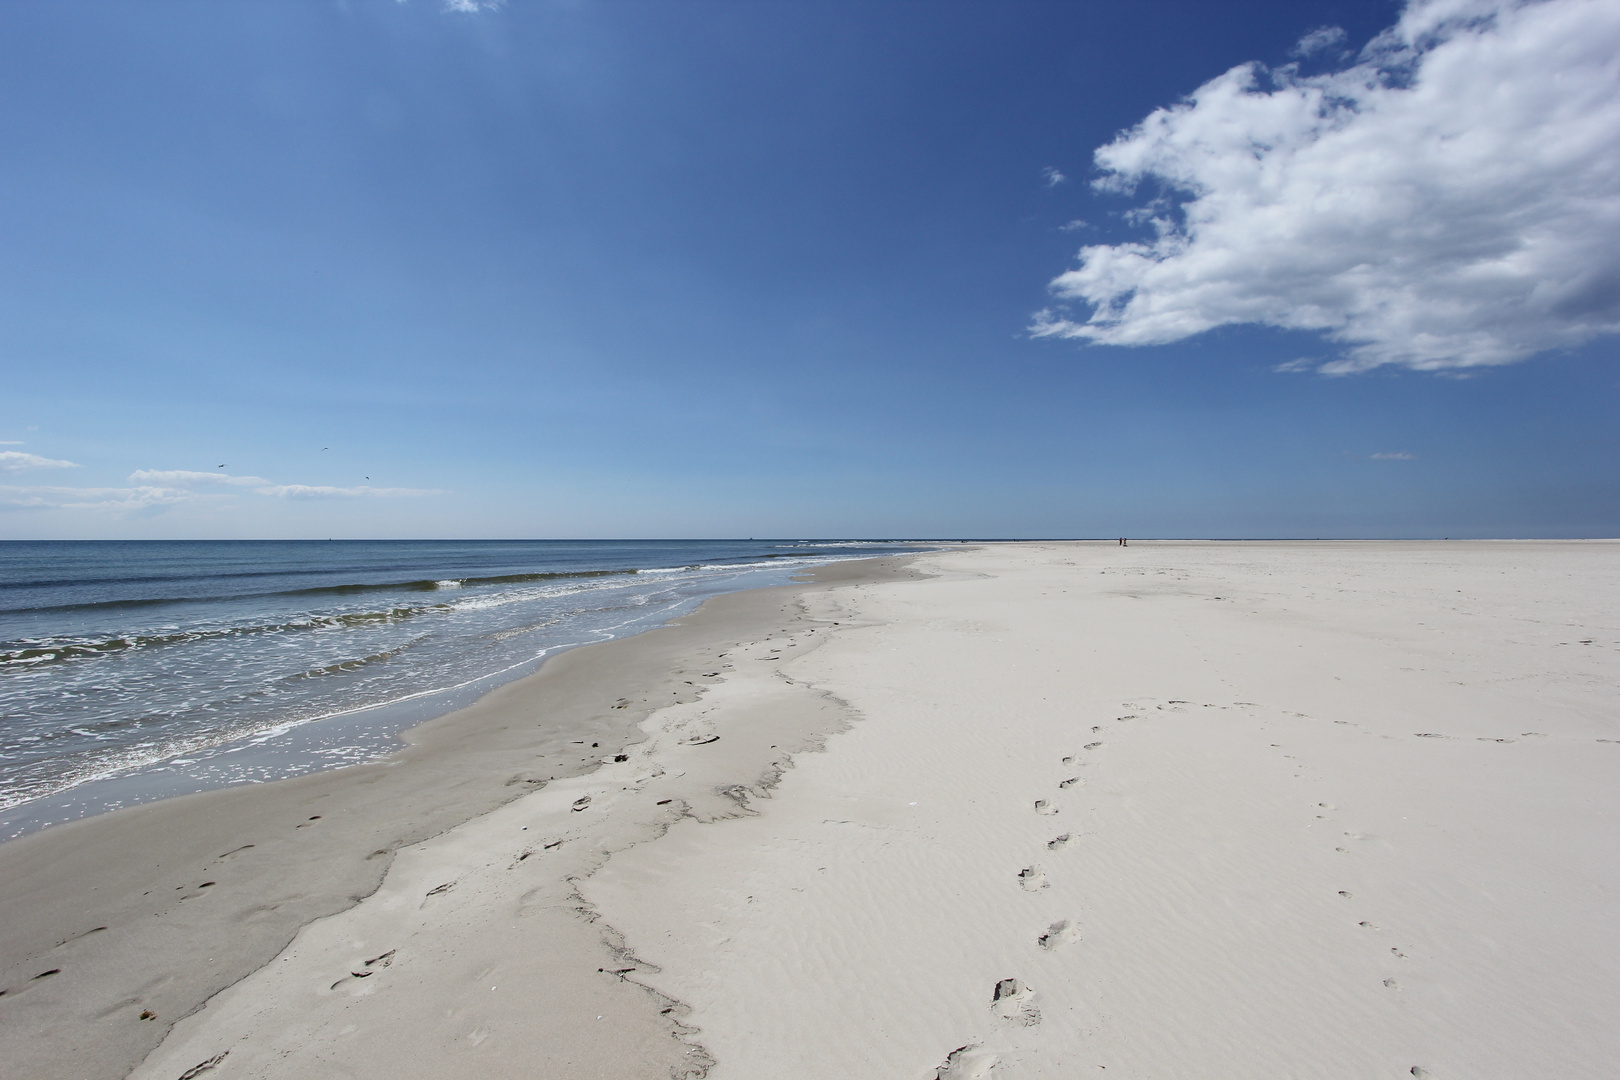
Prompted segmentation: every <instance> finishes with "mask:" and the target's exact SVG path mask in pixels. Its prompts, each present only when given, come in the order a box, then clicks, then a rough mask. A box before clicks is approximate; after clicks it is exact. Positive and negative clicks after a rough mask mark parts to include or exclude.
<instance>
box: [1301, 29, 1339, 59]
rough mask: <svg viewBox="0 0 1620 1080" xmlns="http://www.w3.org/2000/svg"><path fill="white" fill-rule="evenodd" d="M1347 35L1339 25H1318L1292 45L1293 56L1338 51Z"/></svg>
mask: <svg viewBox="0 0 1620 1080" xmlns="http://www.w3.org/2000/svg"><path fill="white" fill-rule="evenodd" d="M1348 37H1349V35H1348V34H1346V33H1345V32H1344V28H1343V27H1341V26H1318V27H1317V28H1316V29H1315V30H1312V31H1311V32H1310V33H1308V34H1306V35H1305V36H1304V37H1302V38H1300V39H1299V43H1298V44H1297V45H1295V46H1294V53H1293V54H1294V55H1295V56H1315V55H1316V54H1317V53H1324V52H1338V51H1340V50H1342V49H1343V48H1344V43H1345V40H1346V39H1347V38H1348Z"/></svg>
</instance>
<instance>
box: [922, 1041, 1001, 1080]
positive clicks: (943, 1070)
mask: <svg viewBox="0 0 1620 1080" xmlns="http://www.w3.org/2000/svg"><path fill="white" fill-rule="evenodd" d="M997 1060H999V1059H998V1058H997V1057H996V1055H995V1054H992V1053H991V1052H990V1051H988V1050H986V1049H984V1048H983V1047H981V1046H972V1045H969V1046H959V1047H957V1048H956V1049H955V1050H952V1051H951V1054H950V1056H949V1057H947V1058H946V1059H945V1063H944V1064H943V1065H941V1066H940V1067H939V1069H938V1070H937V1071H936V1072H935V1073H934V1080H982V1078H983V1077H986V1076H989V1075H990V1070H991V1069H993V1068H995V1067H996V1061H997Z"/></svg>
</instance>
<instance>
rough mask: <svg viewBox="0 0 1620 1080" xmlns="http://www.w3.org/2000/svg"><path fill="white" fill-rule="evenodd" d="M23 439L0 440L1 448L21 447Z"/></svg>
mask: <svg viewBox="0 0 1620 1080" xmlns="http://www.w3.org/2000/svg"><path fill="white" fill-rule="evenodd" d="M21 445H22V440H21V439H0V446H21Z"/></svg>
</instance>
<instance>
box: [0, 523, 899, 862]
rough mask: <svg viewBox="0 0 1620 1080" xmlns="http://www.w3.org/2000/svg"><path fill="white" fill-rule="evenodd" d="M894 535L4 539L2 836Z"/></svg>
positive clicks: (885, 549) (257, 767) (395, 718)
mask: <svg viewBox="0 0 1620 1080" xmlns="http://www.w3.org/2000/svg"><path fill="white" fill-rule="evenodd" d="M923 546H926V545H921V544H917V543H911V542H899V541H859V540H840V541H777V540H773V541H754V540H654V541H606V540H603V541H571V540H526V541H518V540H486V541H461V540H458V541H433V540H397V541H390V540H385V541H353V540H330V541H319V540H297V541H40V542H35V541H0V839H6V838H10V837H12V836H16V835H20V834H21V833H23V832H27V831H31V830H32V829H36V828H39V827H42V826H44V825H47V824H52V823H55V822H57V821H62V820H68V819H71V818H74V817H82V816H85V815H87V814H91V813H97V812H100V811H103V810H108V809H113V808H116V807H118V806H124V805H130V804H131V803H134V802H140V801H144V800H147V799H151V798H160V797H164V796H166V795H172V794H179V793H183V792H187V791H195V790H203V789H205V788H209V787H218V786H222V785H225V784H232V783H242V782H262V781H266V780H274V779H278V778H281V777H284V776H293V775H298V774H300V773H304V772H310V771H313V770H316V769H325V768H334V767H339V766H342V765H348V764H354V763H357V762H361V761H367V760H372V759H374V758H376V757H379V756H381V755H383V754H386V753H387V752H388V751H389V750H391V749H393V748H394V747H395V746H397V745H398V743H397V735H398V733H399V732H400V731H401V730H403V729H404V728H406V727H409V726H412V725H414V724H417V723H420V722H422V721H424V720H427V719H430V718H432V717H433V716H438V715H443V714H444V713H446V712H449V711H451V710H453V709H455V708H458V707H460V706H462V705H465V704H467V703H469V702H471V701H472V700H474V699H476V698H477V697H478V696H480V695H482V694H483V693H485V692H487V691H488V690H489V689H491V688H492V687H494V686H496V685H499V684H500V683H501V682H504V681H507V680H509V679H513V678H517V677H519V676H521V675H525V674H528V673H529V672H531V671H533V670H535V669H536V668H537V667H538V666H539V664H540V662H541V661H542V660H543V659H544V658H545V657H546V656H548V655H551V654H553V653H555V652H557V651H559V650H561V649H566V648H569V647H572V646H576V645H583V644H589V643H591V642H597V641H605V640H609V639H611V638H616V637H623V636H625V635H628V634H633V633H635V632H637V631H639V630H644V629H648V628H651V627H654V626H658V625H660V624H662V623H664V622H666V621H667V620H668V619H670V618H671V617H673V616H675V615H678V614H680V613H682V612H684V611H687V610H690V609H691V608H693V607H695V606H696V605H697V604H698V603H700V602H702V600H703V599H705V598H706V597H709V596H713V595H715V594H717V593H722V592H729V591H733V590H737V589H746V588H756V587H761V586H766V585H776V584H785V583H787V582H788V581H790V580H791V579H792V578H793V576H794V575H795V574H796V573H800V572H802V571H804V570H806V569H808V568H809V567H812V566H815V565H818V564H821V563H825V562H829V561H833V560H837V559H848V558H859V557H864V556H871V555H889V554H895V553H898V552H902V551H910V550H919V549H920V548H921V547H923Z"/></svg>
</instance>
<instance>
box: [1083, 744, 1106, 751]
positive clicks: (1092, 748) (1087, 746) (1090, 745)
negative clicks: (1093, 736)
mask: <svg viewBox="0 0 1620 1080" xmlns="http://www.w3.org/2000/svg"><path fill="white" fill-rule="evenodd" d="M1101 745H1102V743H1100V742H1088V743H1086V745H1085V746H1082V747H1081V748H1080V749H1082V750H1095V749H1097V747H1099V746H1101Z"/></svg>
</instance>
